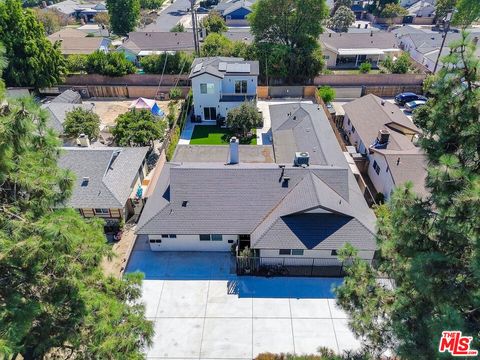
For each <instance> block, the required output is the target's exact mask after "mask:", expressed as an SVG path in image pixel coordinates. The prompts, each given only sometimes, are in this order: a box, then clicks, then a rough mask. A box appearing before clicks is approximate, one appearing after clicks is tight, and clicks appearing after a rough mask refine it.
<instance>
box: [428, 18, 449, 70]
mask: <svg viewBox="0 0 480 360" xmlns="http://www.w3.org/2000/svg"><path fill="white" fill-rule="evenodd" d="M452 15H453V11H449V12H448V14H447V16H446V17H445V20H444V21H445V24H444V25H443V28H444V33H443V39H442V45H441V46H440V51H439V52H438V56H437V61H435V66H434V67H433V74H435V73H436V72H437V66H438V61H439V60H440V56H442V50H443V46H444V45H445V40H446V39H447V35H448V30H450V21H451V20H452Z"/></svg>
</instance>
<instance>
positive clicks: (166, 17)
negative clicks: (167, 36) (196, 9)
mask: <svg viewBox="0 0 480 360" xmlns="http://www.w3.org/2000/svg"><path fill="white" fill-rule="evenodd" d="M167 1H169V0H167ZM189 8H190V0H175V1H174V2H173V4H171V5H170V6H168V7H167V8H166V9H165V10H163V11H162V12H161V13H160V15H159V16H158V17H157V19H156V21H155V22H154V23H152V24H149V25H147V26H145V27H144V28H142V29H138V30H139V31H151V32H167V31H170V29H171V28H172V27H174V26H175V25H176V24H177V23H178V22H179V21H180V19H181V18H182V16H184V15H187V14H190V13H189V12H188V13H187V11H186V10H187V9H189Z"/></svg>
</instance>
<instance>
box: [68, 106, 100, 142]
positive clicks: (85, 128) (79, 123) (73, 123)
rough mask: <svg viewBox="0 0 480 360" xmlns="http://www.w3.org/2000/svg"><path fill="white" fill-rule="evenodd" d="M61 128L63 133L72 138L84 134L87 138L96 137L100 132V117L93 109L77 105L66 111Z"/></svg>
mask: <svg viewBox="0 0 480 360" xmlns="http://www.w3.org/2000/svg"><path fill="white" fill-rule="evenodd" d="M63 129H64V132H65V135H67V136H69V137H72V138H76V137H78V136H79V135H80V134H85V135H87V136H88V138H89V139H96V138H97V136H98V134H99V132H100V117H99V116H98V115H97V114H95V113H94V112H93V111H89V110H86V109H83V108H81V107H77V108H75V109H73V110H72V111H70V112H68V113H67V116H66V119H65V122H64V123H63Z"/></svg>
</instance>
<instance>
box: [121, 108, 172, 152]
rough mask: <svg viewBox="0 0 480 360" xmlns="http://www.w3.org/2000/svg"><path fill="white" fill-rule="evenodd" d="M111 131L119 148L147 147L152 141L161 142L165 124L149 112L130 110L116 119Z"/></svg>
mask: <svg viewBox="0 0 480 360" xmlns="http://www.w3.org/2000/svg"><path fill="white" fill-rule="evenodd" d="M116 122H117V124H116V125H115V128H113V130H112V135H113V136H114V138H115V142H116V143H117V144H118V145H120V146H147V145H152V144H153V141H154V140H162V139H163V138H164V136H165V130H166V127H167V124H166V122H165V120H163V119H159V118H158V117H155V116H154V115H153V114H152V113H151V112H150V111H149V110H144V109H142V110H132V111H128V112H126V113H124V114H121V115H119V116H118V117H117V120H116Z"/></svg>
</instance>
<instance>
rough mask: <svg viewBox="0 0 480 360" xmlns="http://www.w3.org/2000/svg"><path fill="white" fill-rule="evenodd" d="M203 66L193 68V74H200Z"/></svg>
mask: <svg viewBox="0 0 480 360" xmlns="http://www.w3.org/2000/svg"><path fill="white" fill-rule="evenodd" d="M202 65H203V63H200V64H197V65H195V67H194V68H193V72H194V73H196V72H199V71H200V70H202Z"/></svg>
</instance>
